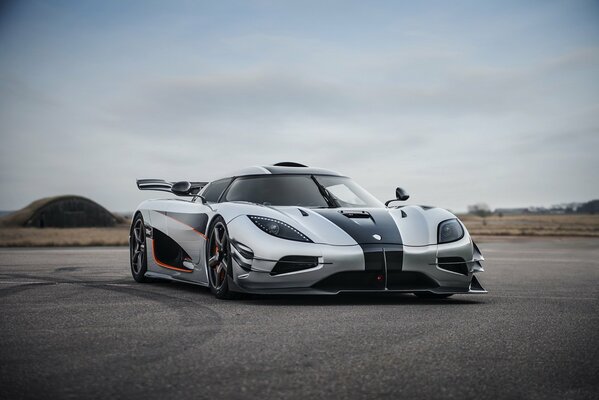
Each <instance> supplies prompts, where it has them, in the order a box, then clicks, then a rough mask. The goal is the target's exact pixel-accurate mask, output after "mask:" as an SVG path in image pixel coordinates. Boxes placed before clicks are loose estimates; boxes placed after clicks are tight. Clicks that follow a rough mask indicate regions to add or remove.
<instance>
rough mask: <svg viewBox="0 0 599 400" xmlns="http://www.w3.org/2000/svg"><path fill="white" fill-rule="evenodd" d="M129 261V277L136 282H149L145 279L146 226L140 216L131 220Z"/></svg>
mask: <svg viewBox="0 0 599 400" xmlns="http://www.w3.org/2000/svg"><path fill="white" fill-rule="evenodd" d="M129 260H130V261H131V275H133V279H135V281H136V282H149V281H150V280H149V279H148V278H146V276H145V275H146V272H147V271H148V252H147V250H146V226H145V224H144V219H143V217H142V216H141V214H138V215H137V216H136V217H135V219H134V220H133V225H132V228H131V233H130V235H129Z"/></svg>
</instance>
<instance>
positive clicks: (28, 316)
mask: <svg viewBox="0 0 599 400" xmlns="http://www.w3.org/2000/svg"><path fill="white" fill-rule="evenodd" d="M480 247H481V249H482V251H483V253H484V255H485V257H486V258H487V262H486V264H485V269H486V272H484V273H482V274H479V275H478V276H479V278H480V281H481V283H482V284H483V286H485V288H486V289H487V290H489V294H487V295H458V296H454V297H452V298H450V299H447V300H421V299H417V298H416V297H414V296H413V295H408V294H406V295H393V296H372V295H360V296H357V295H351V296H350V295H344V296H334V297H281V296H278V297H253V298H247V299H243V300H236V301H219V300H216V299H214V298H213V297H212V295H211V294H210V293H209V291H208V290H207V289H204V288H201V287H196V286H191V285H185V284H176V283H152V284H137V283H135V282H134V281H133V279H132V278H131V275H130V272H129V266H128V259H127V258H128V250H127V249H125V248H82V249H30V250H24V249H4V250H0V310H1V313H0V349H1V350H0V360H1V361H0V363H1V366H0V398H2V399H20V398H46V399H51V398H60V399H65V398H77V399H83V398H86V399H87V398H127V399H165V398H172V399H187V398H193V399H204V398H206V399H208V398H210V399H215V398H216V399H229V398H230V399H269V398H272V399H318V398H326V399H332V398H341V399H343V398H347V399H353V398H364V399H372V398H406V399H410V398H415V399H416V398H440V399H441V398H444V399H449V398H455V399H474V398H476V399H480V398H482V399H484V398H492V399H597V398H599V332H598V328H599V314H598V312H599V289H598V287H599V240H597V239H518V240H504V241H492V242H487V243H482V244H481V245H480Z"/></svg>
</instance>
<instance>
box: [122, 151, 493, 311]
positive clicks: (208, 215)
mask: <svg viewBox="0 0 599 400" xmlns="http://www.w3.org/2000/svg"><path fill="white" fill-rule="evenodd" d="M137 186H138V187H139V189H141V190H161V191H166V192H170V193H174V194H176V195H177V196H181V197H183V198H181V199H179V198H172V199H163V200H147V201H144V202H143V203H142V204H141V205H140V206H139V207H138V209H137V210H136V212H135V214H134V217H133V222H132V224H131V234H130V239H129V243H130V258H131V272H132V274H133V278H134V279H135V280H136V281H137V282H148V281H152V280H156V279H166V280H175V281H181V282H188V283H195V284H198V285H202V286H207V287H210V290H211V291H212V292H213V293H214V295H215V296H216V297H218V298H223V299H224V298H231V297H233V296H234V295H235V294H238V293H258V294H267V293H271V294H275V293H276V294H336V293H340V292H410V293H414V294H416V295H418V296H422V297H448V296H451V295H452V294H455V293H486V291H485V289H483V287H482V286H481V284H480V283H479V281H478V280H477V279H476V277H475V275H474V274H475V273H476V272H481V271H483V268H482V265H481V262H482V261H483V257H482V254H481V252H480V251H479V249H478V247H477V246H476V244H474V242H473V241H472V239H471V238H470V235H469V234H468V231H467V230H466V228H465V227H464V225H463V224H462V223H461V222H460V220H459V219H458V218H456V216H455V215H453V214H452V213H450V212H449V211H446V210H443V209H440V208H433V207H423V206H413V205H397V204H398V203H395V204H396V205H395V206H392V205H390V204H391V203H394V202H400V201H405V200H407V199H408V197H409V196H408V195H407V194H406V193H405V191H403V190H402V189H401V188H397V189H396V198H395V199H393V200H389V201H388V202H386V203H385V204H383V203H381V202H380V201H379V200H377V199H376V198H375V197H374V196H372V195H371V194H370V193H368V192H367V191H366V190H364V189H363V188H362V187H360V186H359V185H358V184H356V183H355V182H354V181H353V180H351V179H350V178H348V177H346V176H343V175H340V174H338V173H336V172H333V171H329V170H325V169H320V168H309V167H306V166H305V165H301V164H297V163H291V162H284V163H278V164H275V165H272V166H264V167H250V168H246V169H244V170H241V171H238V172H236V173H234V174H231V175H229V176H227V177H225V178H222V179H218V180H215V181H213V182H209V183H208V182H188V181H182V182H166V181H164V180H159V179H142V180H138V181H137Z"/></svg>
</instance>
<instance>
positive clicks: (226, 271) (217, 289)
mask: <svg viewBox="0 0 599 400" xmlns="http://www.w3.org/2000/svg"><path fill="white" fill-rule="evenodd" d="M206 260H207V261H206V269H207V271H206V272H207V273H208V284H209V286H210V291H211V292H212V293H213V294H214V296H215V297H216V298H217V299H226V300H229V299H233V298H235V297H237V296H236V293H235V292H233V291H231V290H230V289H229V281H230V279H231V277H230V271H231V268H232V267H233V265H232V258H231V242H230V240H229V231H228V230H227V224H226V223H225V220H224V219H223V218H222V217H221V216H218V217H216V218H215V219H214V221H213V222H212V224H211V227H210V231H209V233H208V243H207V246H206Z"/></svg>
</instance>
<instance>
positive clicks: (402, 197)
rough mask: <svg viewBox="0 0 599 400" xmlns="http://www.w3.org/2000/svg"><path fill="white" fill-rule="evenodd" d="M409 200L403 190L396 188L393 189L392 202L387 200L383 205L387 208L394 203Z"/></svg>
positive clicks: (408, 196)
mask: <svg viewBox="0 0 599 400" xmlns="http://www.w3.org/2000/svg"><path fill="white" fill-rule="evenodd" d="M409 198H410V195H409V194H408V193H407V192H406V191H405V190H403V189H402V188H400V187H398V188H397V189H395V198H394V199H393V200H387V201H386V202H385V205H386V206H388V205H389V204H390V203H392V202H394V201H406V200H407V199H409Z"/></svg>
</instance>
